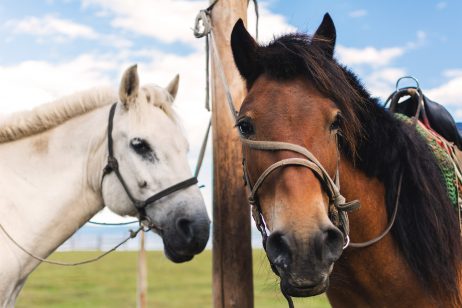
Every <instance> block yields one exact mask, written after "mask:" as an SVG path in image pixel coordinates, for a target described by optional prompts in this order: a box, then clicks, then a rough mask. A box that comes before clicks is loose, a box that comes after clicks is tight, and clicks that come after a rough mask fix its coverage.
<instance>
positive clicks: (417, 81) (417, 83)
mask: <svg viewBox="0 0 462 308" xmlns="http://www.w3.org/2000/svg"><path fill="white" fill-rule="evenodd" d="M403 79H412V80H413V81H414V82H415V84H416V88H417V89H420V84H419V80H418V79H417V78H415V77H413V76H410V75H409V76H403V77H401V78H399V79H398V80H397V81H396V86H395V91H398V89H400V88H399V82H400V81H401V80H403Z"/></svg>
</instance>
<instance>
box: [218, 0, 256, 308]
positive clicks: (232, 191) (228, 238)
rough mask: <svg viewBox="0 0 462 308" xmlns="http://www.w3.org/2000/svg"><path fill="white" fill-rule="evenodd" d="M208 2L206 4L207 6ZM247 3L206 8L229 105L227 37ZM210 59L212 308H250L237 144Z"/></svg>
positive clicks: (237, 98) (240, 92)
mask: <svg viewBox="0 0 462 308" xmlns="http://www.w3.org/2000/svg"><path fill="white" fill-rule="evenodd" d="M212 2H213V1H211V3H212ZM247 5H248V0H220V1H218V2H217V3H216V5H215V6H214V8H213V10H212V18H211V19H212V26H213V35H214V38H215V42H216V47H217V50H216V51H213V52H218V54H219V55H220V58H221V62H222V64H223V70H224V73H225V76H226V80H227V82H228V84H229V87H230V90H231V93H232V97H233V99H234V102H235V104H237V105H238V106H235V107H236V109H237V110H239V107H240V104H241V102H242V100H243V99H244V97H245V94H246V89H245V84H244V82H243V80H242V79H241V77H240V76H239V73H238V71H237V69H236V68H235V65H234V60H233V56H232V53H231V46H230V36H231V31H232V28H233V26H234V23H235V22H236V21H237V20H238V19H239V18H242V20H244V23H246V22H247ZM211 59H212V66H211V71H212V79H211V80H212V87H211V88H212V106H213V118H212V128H213V130H212V131H213V187H214V190H213V305H214V307H215V308H230V307H239V308H250V307H253V281H252V277H253V275H252V250H251V242H250V240H251V239H250V215H249V213H250V211H249V207H248V204H247V199H246V192H245V190H244V186H243V180H242V165H241V161H242V154H241V144H240V141H239V138H238V135H237V131H236V128H234V122H233V120H232V117H231V116H230V112H229V110H228V106H227V102H226V96H225V95H226V94H225V91H224V88H223V84H222V81H221V79H220V76H219V71H218V70H219V69H220V68H219V67H218V66H217V63H215V62H214V61H213V59H214V57H213V56H211Z"/></svg>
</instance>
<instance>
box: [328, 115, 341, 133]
mask: <svg viewBox="0 0 462 308" xmlns="http://www.w3.org/2000/svg"><path fill="white" fill-rule="evenodd" d="M339 128H340V115H339V114H337V115H336V116H335V120H334V122H332V124H331V125H330V130H331V131H335V130H338V129H339Z"/></svg>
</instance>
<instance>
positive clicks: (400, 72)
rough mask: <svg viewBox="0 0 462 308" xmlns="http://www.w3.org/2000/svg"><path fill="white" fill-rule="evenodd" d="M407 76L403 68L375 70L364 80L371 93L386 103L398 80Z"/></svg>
mask: <svg viewBox="0 0 462 308" xmlns="http://www.w3.org/2000/svg"><path fill="white" fill-rule="evenodd" d="M405 75H406V71H405V70H404V69H402V68H396V67H385V68H380V69H377V70H374V71H373V72H372V73H371V74H369V75H366V76H365V78H364V80H365V84H366V87H367V89H368V90H369V92H370V93H371V94H372V95H373V96H378V97H380V98H381V99H382V100H384V101H385V99H387V98H388V96H389V95H390V94H391V93H392V92H393V91H394V90H395V84H396V80H398V78H400V77H403V76H405Z"/></svg>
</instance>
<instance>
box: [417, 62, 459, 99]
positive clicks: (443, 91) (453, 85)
mask: <svg viewBox="0 0 462 308" xmlns="http://www.w3.org/2000/svg"><path fill="white" fill-rule="evenodd" d="M454 72H456V71H454V70H453V71H449V75H450V76H452V78H451V79H449V80H448V81H447V82H445V83H444V84H442V85H441V86H438V87H435V88H432V89H428V90H426V91H425V92H424V93H425V95H427V96H428V97H430V98H431V99H432V100H435V101H437V102H438V103H440V104H443V105H445V106H457V107H462V99H461V98H462V72H461V71H460V70H458V72H457V74H454ZM447 73H448V72H446V75H447Z"/></svg>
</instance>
